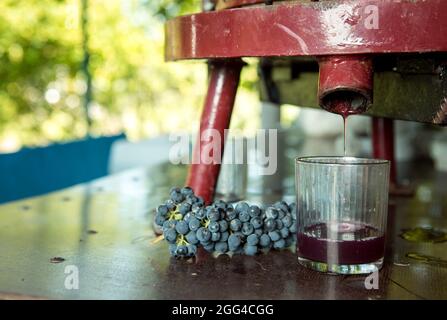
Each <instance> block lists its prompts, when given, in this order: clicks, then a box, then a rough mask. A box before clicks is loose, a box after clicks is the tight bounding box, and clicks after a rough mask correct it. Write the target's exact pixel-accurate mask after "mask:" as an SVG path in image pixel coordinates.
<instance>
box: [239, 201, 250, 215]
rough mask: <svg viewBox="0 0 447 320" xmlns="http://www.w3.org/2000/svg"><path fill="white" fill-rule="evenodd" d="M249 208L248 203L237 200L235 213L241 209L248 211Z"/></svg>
mask: <svg viewBox="0 0 447 320" xmlns="http://www.w3.org/2000/svg"><path fill="white" fill-rule="evenodd" d="M249 208H250V206H249V205H248V203H246V202H239V203H238V204H237V205H236V213H240V212H242V211H248V209H249Z"/></svg>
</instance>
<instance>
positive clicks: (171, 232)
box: [163, 229, 177, 243]
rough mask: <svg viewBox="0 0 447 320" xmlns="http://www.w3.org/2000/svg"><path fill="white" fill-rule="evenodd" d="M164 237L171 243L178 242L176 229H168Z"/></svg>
mask: <svg viewBox="0 0 447 320" xmlns="http://www.w3.org/2000/svg"><path fill="white" fill-rule="evenodd" d="M163 236H164V238H165V239H166V241H168V242H169V243H175V241H176V240H177V232H175V230H174V229H166V231H165V232H163Z"/></svg>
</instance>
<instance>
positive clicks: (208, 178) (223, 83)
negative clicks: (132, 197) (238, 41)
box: [186, 60, 243, 203]
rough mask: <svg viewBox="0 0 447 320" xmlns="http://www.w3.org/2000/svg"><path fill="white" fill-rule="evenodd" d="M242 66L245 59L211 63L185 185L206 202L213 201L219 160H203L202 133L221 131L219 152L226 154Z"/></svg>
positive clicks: (205, 142) (205, 148)
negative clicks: (204, 161) (226, 144)
mask: <svg viewBox="0 0 447 320" xmlns="http://www.w3.org/2000/svg"><path fill="white" fill-rule="evenodd" d="M242 66H243V62H242V60H230V61H212V62H211V64H210V80H209V85H208V92H207V95H206V98H205V103H204V108H203V111H202V116H201V120H200V131H199V136H198V137H197V140H196V145H195V147H194V154H193V163H192V164H191V167H190V168H189V174H188V179H187V182H186V185H187V186H189V187H191V188H192V189H193V190H194V192H195V193H196V195H198V196H201V197H202V198H203V199H204V201H205V203H211V202H212V200H213V196H214V189H215V187H216V183H217V178H218V176H219V171H220V163H211V164H206V163H202V161H200V159H201V157H200V156H201V155H202V152H208V151H207V150H209V149H210V148H209V143H212V141H201V140H202V138H203V135H202V134H203V133H204V132H206V131H207V130H209V129H215V130H217V131H218V132H219V134H220V156H221V157H222V155H223V149H224V148H223V146H224V143H225V135H224V130H225V129H228V127H229V125H230V119H231V113H232V111H233V105H234V100H235V98H236V92H237V88H238V85H239V78H240V73H241V69H242Z"/></svg>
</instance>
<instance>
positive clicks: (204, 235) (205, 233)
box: [196, 227, 211, 243]
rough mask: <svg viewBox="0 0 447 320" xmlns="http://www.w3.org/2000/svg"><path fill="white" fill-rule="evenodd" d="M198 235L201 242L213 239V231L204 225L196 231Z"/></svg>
mask: <svg viewBox="0 0 447 320" xmlns="http://www.w3.org/2000/svg"><path fill="white" fill-rule="evenodd" d="M196 237H197V239H198V240H199V241H200V242H202V243H203V242H208V241H209V240H210V239H211V232H210V231H209V230H208V229H207V228H204V227H200V228H199V229H198V230H197V231H196Z"/></svg>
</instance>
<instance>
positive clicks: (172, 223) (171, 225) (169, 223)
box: [163, 220, 177, 231]
mask: <svg viewBox="0 0 447 320" xmlns="http://www.w3.org/2000/svg"><path fill="white" fill-rule="evenodd" d="M176 224H177V221H176V220H166V221H165V222H164V223H163V231H164V230H167V229H175V225H176Z"/></svg>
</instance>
